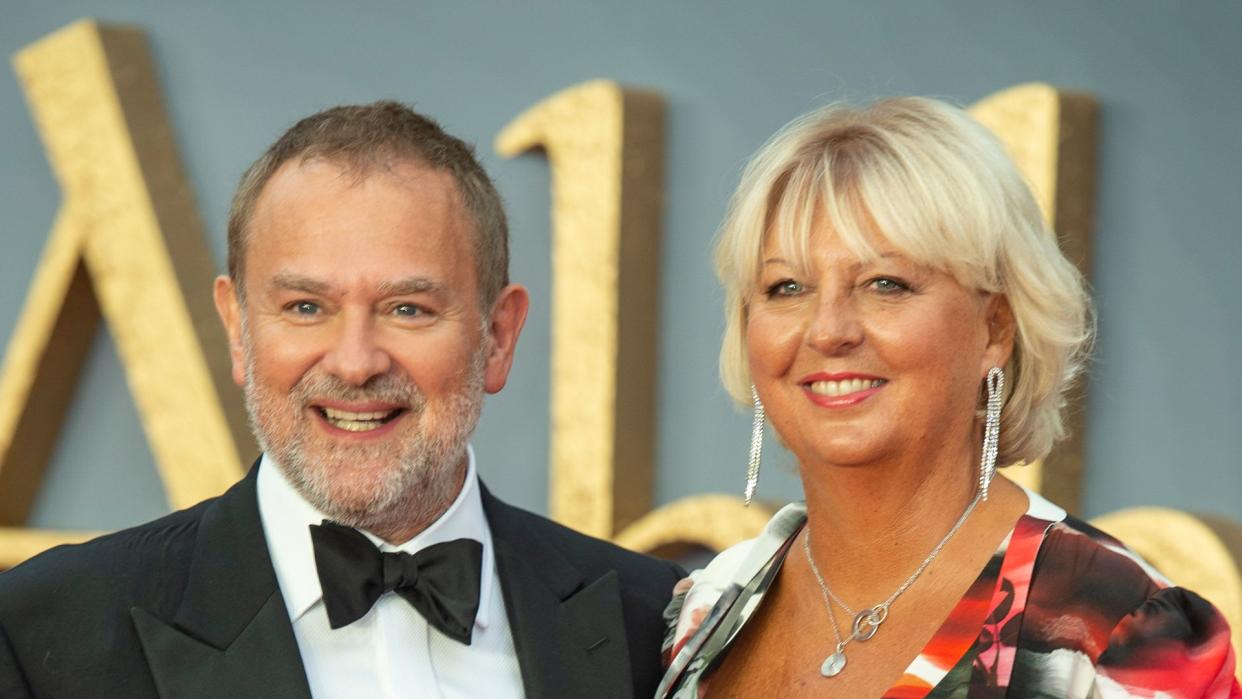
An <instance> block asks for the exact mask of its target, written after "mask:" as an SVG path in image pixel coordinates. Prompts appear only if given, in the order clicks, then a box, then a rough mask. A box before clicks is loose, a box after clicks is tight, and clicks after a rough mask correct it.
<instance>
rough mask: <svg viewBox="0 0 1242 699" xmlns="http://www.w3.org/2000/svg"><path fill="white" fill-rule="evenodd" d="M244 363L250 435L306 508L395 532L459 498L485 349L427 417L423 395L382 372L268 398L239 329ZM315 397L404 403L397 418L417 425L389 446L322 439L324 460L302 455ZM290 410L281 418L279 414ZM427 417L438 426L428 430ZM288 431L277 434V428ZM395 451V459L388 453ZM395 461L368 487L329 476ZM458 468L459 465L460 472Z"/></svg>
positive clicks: (318, 382) (319, 376)
mask: <svg viewBox="0 0 1242 699" xmlns="http://www.w3.org/2000/svg"><path fill="white" fill-rule="evenodd" d="M242 341H243V347H244V350H245V355H246V356H245V360H246V385H245V391H244V393H245V399H246V412H247V414H248V415H249V417H250V426H251V430H252V431H253V432H254V434H255V436H256V438H257V439H258V442H259V446H260V447H261V448H262V449H263V451H264V452H265V453H266V454H268V455H269V456H270V457H271V458H272V459H273V460H275V461H276V463H277V464H279V466H280V468H281V470H282V471H283V472H284V474H285V477H286V478H288V479H289V482H290V483H292V484H293V486H294V488H295V489H297V491H298V493H300V494H301V495H302V497H303V498H305V499H306V501H307V502H309V503H310V504H311V505H313V506H314V507H315V508H316V509H318V510H319V511H320V512H322V513H323V514H325V515H327V516H328V517H330V518H331V519H333V520H334V521H336V522H339V523H341V524H344V525H346V526H350V527H355V528H358V529H366V530H368V531H376V530H382V529H391V528H394V527H396V528H400V527H401V526H402V525H404V524H414V523H423V524H424V525H425V524H428V523H430V522H432V521H434V520H435V519H436V518H437V517H439V516H440V515H441V514H443V512H444V511H445V510H446V509H447V508H448V507H449V505H451V504H452V502H453V500H454V499H456V497H457V494H458V492H459V489H460V487H461V485H462V482H463V478H464V477H465V475H466V474H465V458H466V444H467V442H468V441H469V439H470V435H471V434H472V433H473V432H474V428H475V426H476V425H477V424H478V421H479V414H480V413H481V411H482V408H483V393H484V391H483V363H484V353H483V351H482V349H480V351H478V352H476V353H475V355H474V357H473V358H472V359H471V363H470V366H469V367H468V369H467V371H468V374H467V376H466V378H465V381H464V382H463V390H462V392H461V393H457V394H453V395H451V396H449V397H447V398H446V399H444V400H443V401H440V402H439V404H438V405H433V406H431V410H433V411H434V412H435V413H436V414H435V415H432V416H429V415H428V408H429V406H428V400H427V397H426V396H425V395H424V394H423V393H422V391H420V390H419V388H418V386H417V385H416V384H415V383H414V382H413V381H412V380H411V379H410V378H409V376H407V375H405V374H404V372H401V373H400V374H383V375H380V376H376V377H374V378H372V379H371V380H370V381H368V382H367V383H366V384H365V385H364V386H362V387H357V386H350V385H348V384H346V383H344V382H342V381H341V380H340V379H338V378H336V377H335V376H331V375H329V374H324V373H322V372H312V373H308V374H307V375H306V376H303V377H302V379H301V380H299V381H298V383H297V384H296V385H294V387H293V389H292V390H291V391H290V393H289V394H288V395H287V396H286V395H273V394H272V392H270V391H269V390H268V389H267V387H266V386H263V385H261V384H260V383H259V382H258V381H256V380H255V374H254V362H253V358H252V354H251V351H250V349H251V346H250V341H249V337H248V333H246V331H245V329H244V328H243V340H242ZM312 398H318V399H322V398H335V399H337V400H341V401H347V402H361V401H378V402H387V403H396V404H401V405H406V406H409V408H408V412H409V414H408V415H404V416H402V417H400V418H399V419H402V420H418V426H417V430H416V432H415V433H414V434H413V435H412V436H411V438H410V439H408V440H407V441H405V442H404V443H402V444H401V445H399V446H398V447H396V448H395V449H394V447H392V446H381V445H363V446H359V445H343V444H340V443H336V442H332V441H330V440H328V438H326V437H323V436H319V438H320V439H322V440H323V441H324V443H323V444H322V445H320V450H321V451H324V453H325V454H326V455H325V457H324V459H322V460H318V461H317V460H315V459H312V458H310V457H309V456H308V455H307V454H306V441H307V440H308V439H314V438H316V436H317V435H315V434H314V433H313V430H314V427H313V426H312V425H311V424H310V423H309V419H308V418H307V417H306V415H305V409H306V407H307V406H308V405H309V404H310V401H311V399H312ZM282 410H288V411H290V412H289V413H288V414H287V415H286V416H284V417H285V420H282V419H281V417H282V416H281V415H280V411H282ZM428 417H432V418H433V420H432V421H433V422H434V423H437V424H439V425H441V426H443V429H441V430H438V431H437V432H435V433H429V432H428V429H429V427H430V426H429V425H428V422H429V421H428ZM282 421H288V422H287V424H288V425H289V426H292V428H293V429H292V430H285V431H286V432H289V434H280V432H281V429H280V423H281V422H282ZM394 451H397V452H398V453H397V454H395V455H394V454H393V452H394ZM394 456H395V457H396V461H395V464H393V465H392V466H393V467H390V468H387V469H384V470H382V471H380V472H379V473H377V474H376V480H375V481H374V482H373V483H354V484H352V485H353V486H355V487H347V488H346V487H342V485H350V484H341V483H335V484H334V483H333V474H334V473H340V472H341V467H342V466H343V465H346V466H347V465H350V464H357V463H368V462H369V463H372V464H374V463H377V462H380V461H383V460H389V459H393V458H394ZM459 466H460V468H459Z"/></svg>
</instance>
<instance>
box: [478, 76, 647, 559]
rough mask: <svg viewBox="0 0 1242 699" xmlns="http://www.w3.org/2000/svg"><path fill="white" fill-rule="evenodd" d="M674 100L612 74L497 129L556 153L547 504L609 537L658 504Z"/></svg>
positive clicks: (505, 140) (514, 149)
mask: <svg viewBox="0 0 1242 699" xmlns="http://www.w3.org/2000/svg"><path fill="white" fill-rule="evenodd" d="M663 121H664V120H663V105H662V104H661V102H660V99H659V97H657V96H656V95H654V94H652V93H649V92H642V91H638V90H625V89H622V88H621V87H620V86H618V85H616V84H615V83H612V82H608V81H604V80H600V81H596V82H590V83H586V84H583V85H579V86H577V87H573V88H570V89H568V90H565V91H564V92H561V93H559V94H556V95H553V96H552V97H549V98H548V99H546V100H544V101H543V102H541V103H539V104H537V105H535V106H534V107H532V108H530V109H529V110H527V111H526V113H524V114H522V115H521V116H519V117H518V118H517V119H515V120H514V121H513V122H512V123H510V124H509V125H508V126H507V127H505V129H504V131H503V132H501V134H500V135H499V136H498V137H497V139H496V149H497V150H498V151H499V152H500V153H501V154H502V155H504V156H510V157H511V156H514V155H517V154H518V153H521V152H523V151H526V150H528V149H530V148H534V147H536V146H542V147H543V148H544V149H545V150H546V152H547V155H548V160H549V161H550V162H551V165H552V202H553V206H552V228H553V233H552V361H551V366H552V370H551V374H552V395H551V406H552V408H551V410H552V429H551V440H552V443H551V449H550V451H551V459H552V465H551V469H552V471H551V478H550V481H551V484H550V488H551V492H550V497H549V509H550V510H551V514H552V516H553V517H555V518H556V519H557V520H559V521H561V522H562V523H565V524H567V525H569V526H571V527H574V528H575V529H578V530H579V531H583V532H586V533H588V534H592V535H594V536H602V537H609V536H612V534H613V532H615V531H617V529H619V528H620V527H623V526H625V525H626V524H628V523H630V522H631V521H633V520H634V519H636V518H637V517H639V516H640V515H642V514H643V513H645V512H646V511H647V510H648V509H649V508H650V506H651V483H652V481H651V477H652V476H651V468H652V461H653V458H654V454H653V434H654V427H655V426H654V423H653V421H652V414H653V412H654V408H655V399H654V396H655V376H656V373H655V359H656V356H655V336H656V322H657V310H658V306H657V304H658V302H659V294H658V290H659V286H658V282H659V278H660V274H659V273H660V255H659V252H660V196H661V191H662V188H663V180H662V175H663V166H664V162H663V159H664V143H663V140H664V123H663Z"/></svg>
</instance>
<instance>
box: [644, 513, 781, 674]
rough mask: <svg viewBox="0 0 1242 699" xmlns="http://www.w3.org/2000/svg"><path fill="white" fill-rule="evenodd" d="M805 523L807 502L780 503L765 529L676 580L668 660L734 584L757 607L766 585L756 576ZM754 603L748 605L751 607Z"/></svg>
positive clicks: (667, 613)
mask: <svg viewBox="0 0 1242 699" xmlns="http://www.w3.org/2000/svg"><path fill="white" fill-rule="evenodd" d="M805 522H806V507H805V505H804V504H803V503H800V502H797V503H791V504H789V505H786V506H784V507H782V508H781V509H780V510H779V511H778V512H777V513H776V514H775V515H773V517H772V519H770V520H768V523H767V524H766V525H764V528H763V531H761V532H760V533H759V535H758V536H756V537H755V538H753V539H746V540H744V541H741V542H739V543H737V544H734V545H733V546H730V547H729V548H727V549H725V550H724V551H721V552H720V553H719V554H717V555H716V556H715V557H714V558H712V560H711V562H709V563H708V564H707V565H706V566H704V567H703V568H700V569H698V570H695V571H693V572H692V573H690V575H689V576H688V577H686V578H685V579H683V580H682V581H681V582H679V583H678V584H677V586H676V587H675V588H674V590H673V599H672V601H671V602H669V605H668V608H667V609H666V610H665V612H664V620H665V623H666V624H667V635H666V637H665V642H664V656H665V664H666V665H668V664H670V663H671V662H672V661H673V659H674V657H675V656H676V655H677V653H678V652H679V651H680V650H681V649H682V647H683V646H684V645H685V644H686V641H687V640H688V639H689V638H690V637H691V636H693V635H694V634H695V633H696V632H697V631H698V630H699V628H700V626H702V624H703V622H704V621H705V620H706V619H707V616H708V613H709V612H710V611H711V610H712V608H713V607H715V606H716V603H717V602H719V601H720V599H721V597H723V596H725V594H726V593H727V592H729V591H730V590H731V589H732V590H733V591H734V592H739V591H740V590H741V589H742V588H748V587H749V588H753V589H750V590H749V593H748V601H753V605H754V606H757V605H758V603H759V602H760V601H761V600H762V598H763V593H764V592H765V591H766V590H765V589H761V588H755V587H754V586H753V585H751V583H752V581H753V580H754V579H755V578H756V577H758V576H760V575H761V574H763V573H764V571H767V570H770V569H771V568H772V564H773V563H774V561H775V562H776V563H779V562H780V561H779V560H775V559H778V558H779V557H781V556H782V555H783V552H784V551H786V550H787V548H788V542H789V541H790V540H791V539H792V537H793V536H794V535H795V534H797V533H798V531H800V530H801V529H802V525H803V524H804V523H805ZM754 606H751V607H750V608H751V609H752V610H753V608H754ZM748 616H749V615H741V616H740V618H738V619H737V623H738V624H739V625H740V624H744V623H745V622H746V618H747V617H748Z"/></svg>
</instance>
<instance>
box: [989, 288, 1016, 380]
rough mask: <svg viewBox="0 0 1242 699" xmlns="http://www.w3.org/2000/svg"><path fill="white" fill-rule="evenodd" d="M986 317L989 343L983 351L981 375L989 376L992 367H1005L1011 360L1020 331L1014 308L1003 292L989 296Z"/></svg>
mask: <svg viewBox="0 0 1242 699" xmlns="http://www.w3.org/2000/svg"><path fill="white" fill-rule="evenodd" d="M984 317H985V319H986V321H987V324H988V345H987V347H986V348H985V349H984V351H983V364H984V365H983V366H982V367H981V374H980V376H987V373H988V370H989V369H991V368H992V367H994V366H998V367H1003V366H1005V364H1006V363H1008V362H1009V357H1010V356H1012V355H1013V342H1014V337H1015V336H1016V335H1017V332H1018V325H1017V321H1016V320H1015V319H1014V317H1013V308H1011V307H1010V305H1009V299H1008V298H1006V297H1005V296H1004V295H1003V294H992V295H991V296H990V297H988V300H987V306H986V308H985V311H984Z"/></svg>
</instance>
